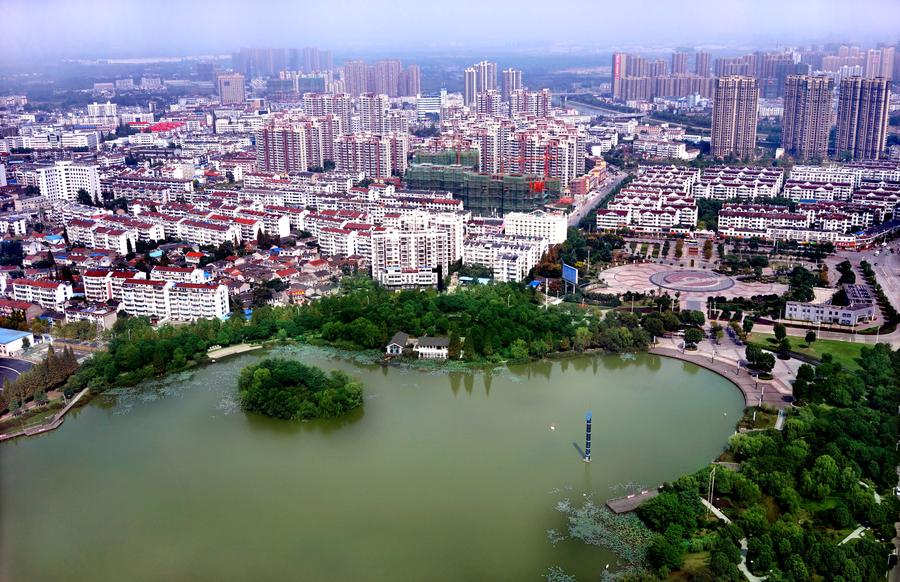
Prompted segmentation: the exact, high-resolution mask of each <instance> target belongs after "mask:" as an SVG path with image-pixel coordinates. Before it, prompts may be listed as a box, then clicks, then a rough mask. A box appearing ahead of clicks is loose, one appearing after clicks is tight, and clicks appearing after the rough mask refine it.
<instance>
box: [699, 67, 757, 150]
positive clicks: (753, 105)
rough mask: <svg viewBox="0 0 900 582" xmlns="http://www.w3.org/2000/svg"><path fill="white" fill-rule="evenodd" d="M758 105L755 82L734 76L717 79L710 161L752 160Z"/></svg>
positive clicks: (753, 79) (747, 78)
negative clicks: (729, 158)
mask: <svg viewBox="0 0 900 582" xmlns="http://www.w3.org/2000/svg"><path fill="white" fill-rule="evenodd" d="M758 105H759V87H758V85H757V83H756V79H755V78H753V77H744V76H739V75H733V76H729V77H720V78H718V79H716V87H715V96H714V97H713V113H712V137H711V153H712V155H713V157H717V158H724V157H726V156H735V157H738V158H750V157H752V156H753V153H754V151H755V150H756V119H757V107H758Z"/></svg>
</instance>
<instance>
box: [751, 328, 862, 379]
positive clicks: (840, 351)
mask: <svg viewBox="0 0 900 582" xmlns="http://www.w3.org/2000/svg"><path fill="white" fill-rule="evenodd" d="M788 339H789V340H790V341H791V351H794V352H797V353H800V354H803V355H805V356H810V357H812V358H816V359H820V360H821V359H822V356H823V355H824V354H831V356H832V357H833V358H834V361H835V362H840V363H841V365H843V366H844V367H845V368H847V369H848V370H858V369H859V364H858V363H857V362H856V359H857V358H859V355H860V351H861V350H862V348H864V347H871V345H869V346H867V345H866V344H863V343H858V344H857V343H853V342H844V341H840V340H830V339H817V340H816V341H814V342H813V344H812V346H808V347H807V345H806V342H804V341H803V338H801V337H792V336H788ZM750 341H753V342H756V343H758V344H760V345H763V346H768V347H771V348H773V349H774V348H775V347H776V344H777V342H776V341H775V336H774V335H772V334H768V333H751V334H750Z"/></svg>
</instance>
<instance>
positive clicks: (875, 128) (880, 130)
mask: <svg viewBox="0 0 900 582" xmlns="http://www.w3.org/2000/svg"><path fill="white" fill-rule="evenodd" d="M890 95H891V90H890V82H889V81H888V80H887V79H884V78H881V77H879V78H876V79H864V78H862V77H846V78H844V79H841V90H840V95H839V97H838V128H837V144H836V152H835V153H836V154H837V155H838V156H839V157H843V156H849V157H852V158H853V159H855V160H877V159H878V158H879V157H881V153H882V151H883V150H884V146H885V140H886V139H887V126H888V101H889V100H890Z"/></svg>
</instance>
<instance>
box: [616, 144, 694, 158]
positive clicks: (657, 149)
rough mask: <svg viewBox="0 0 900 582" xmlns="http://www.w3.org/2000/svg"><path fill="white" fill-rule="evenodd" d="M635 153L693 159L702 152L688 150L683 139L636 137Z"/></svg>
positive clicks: (653, 156)
mask: <svg viewBox="0 0 900 582" xmlns="http://www.w3.org/2000/svg"><path fill="white" fill-rule="evenodd" d="M631 149H632V151H634V153H635V154H638V155H642V156H647V157H649V158H671V159H676V160H693V159H694V158H696V157H697V155H698V154H699V153H700V152H699V151H698V150H691V152H688V149H687V145H686V144H685V143H684V142H682V141H672V140H668V139H636V140H634V143H633V144H632V145H631Z"/></svg>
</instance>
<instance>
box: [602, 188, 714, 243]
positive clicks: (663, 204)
mask: <svg viewBox="0 0 900 582" xmlns="http://www.w3.org/2000/svg"><path fill="white" fill-rule="evenodd" d="M696 226H697V202H696V200H694V199H693V198H691V197H690V196H688V195H685V194H683V193H682V192H681V191H680V190H676V191H666V190H661V189H657V188H652V187H649V186H640V187H633V186H632V185H630V184H629V186H628V187H626V188H623V189H622V191H621V192H620V193H619V194H618V195H617V196H616V197H615V198H614V199H613V200H611V201H610V202H609V204H608V205H607V207H606V208H605V209H600V210H598V211H597V228H598V229H600V230H616V229H620V228H629V229H632V230H636V231H638V232H645V233H662V232H671V231H677V232H682V231H688V230H691V229H692V228H694V227H696Z"/></svg>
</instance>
